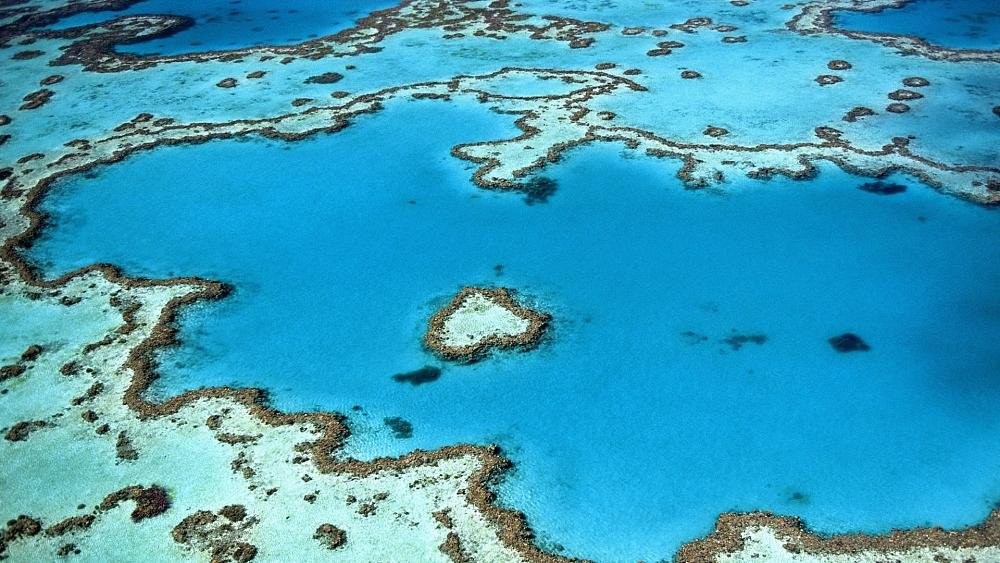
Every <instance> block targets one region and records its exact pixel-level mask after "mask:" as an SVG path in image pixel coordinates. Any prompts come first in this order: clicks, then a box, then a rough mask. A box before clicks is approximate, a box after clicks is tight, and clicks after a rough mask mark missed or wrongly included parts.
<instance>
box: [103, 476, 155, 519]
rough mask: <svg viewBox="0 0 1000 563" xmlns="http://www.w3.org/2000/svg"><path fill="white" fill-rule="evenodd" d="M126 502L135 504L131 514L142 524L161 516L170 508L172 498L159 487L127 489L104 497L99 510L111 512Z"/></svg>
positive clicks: (133, 487)
mask: <svg viewBox="0 0 1000 563" xmlns="http://www.w3.org/2000/svg"><path fill="white" fill-rule="evenodd" d="M125 500H131V501H134V502H135V509H133V510H132V514H131V518H132V521H133V522H141V521H142V520H145V519H147V518H153V517H155V516H159V515H160V514H163V513H164V512H166V511H167V509H168V508H170V497H169V496H168V495H167V491H165V490H164V489H163V487H160V486H159V485H150V486H149V487H143V486H141V485H132V486H130V487H125V488H124V489H120V490H118V491H115V492H113V493H111V494H109V495H108V496H106V497H104V500H103V501H101V504H100V505H99V506H98V508H100V509H101V510H104V511H107V510H111V509H113V508H116V507H117V506H118V504H119V503H120V502H122V501H125Z"/></svg>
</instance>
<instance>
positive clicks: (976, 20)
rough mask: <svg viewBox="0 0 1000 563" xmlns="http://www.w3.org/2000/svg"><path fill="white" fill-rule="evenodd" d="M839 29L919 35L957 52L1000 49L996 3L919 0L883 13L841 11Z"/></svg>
mask: <svg viewBox="0 0 1000 563" xmlns="http://www.w3.org/2000/svg"><path fill="white" fill-rule="evenodd" d="M836 23H837V26H838V27H841V28H844V29H851V30H856V31H868V32H876V33H895V34H901V35H916V36H918V37H921V38H923V39H925V40H927V41H928V42H929V43H931V44H934V45H940V46H942V47H951V48H956V49H989V50H992V49H1000V11H998V10H997V3H996V0H915V1H911V2H908V3H907V4H905V5H904V6H903V7H902V8H895V9H888V10H884V11H882V12H881V13H877V14H873V13H868V12H851V11H842V12H837V16H836Z"/></svg>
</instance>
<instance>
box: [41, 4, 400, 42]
mask: <svg viewBox="0 0 1000 563" xmlns="http://www.w3.org/2000/svg"><path fill="white" fill-rule="evenodd" d="M393 4H394V3H393V2H392V1H390V0H362V1H360V2H359V1H349V0H296V1H295V2H287V3H271V2H261V1H259V0H250V1H247V2H233V1H232V0H198V1H197V2H183V1H179V0H144V1H143V2H139V3H137V4H133V5H132V6H130V7H129V8H127V9H125V10H121V11H117V12H111V11H104V12H83V13H81V14H77V15H75V16H73V17H69V18H66V19H63V20H61V21H59V22H58V23H57V24H56V25H55V26H53V27H55V28H57V29H65V28H68V27H75V26H78V25H87V24H93V23H98V22H103V21H107V20H109V19H112V18H115V17H120V16H131V15H138V14H170V15H177V16H187V17H189V18H191V19H193V20H194V26H192V27H190V28H188V29H185V30H182V31H180V32H179V33H175V34H173V35H170V36H168V37H163V38H159V39H154V40H151V41H144V42H142V43H136V44H131V45H126V46H122V47H121V48H120V50H122V51H126V52H129V53H138V54H144V55H148V54H154V53H155V54H161V55H176V54H180V53H192V52H198V51H220V50H228V49H239V48H242V47H251V46H257V45H287V44H292V43H299V42H301V41H305V40H307V39H313V38H316V37H321V36H323V35H329V34H331V33H336V32H337V31H339V30H340V29H343V28H345V27H349V26H350V24H351V23H353V22H354V21H356V20H358V19H360V18H362V17H364V16H366V15H368V14H369V13H371V12H372V11H374V10H378V9H382V8H388V7H389V6H392V5H393Z"/></svg>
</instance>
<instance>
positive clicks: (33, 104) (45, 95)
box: [17, 88, 55, 110]
mask: <svg viewBox="0 0 1000 563" xmlns="http://www.w3.org/2000/svg"><path fill="white" fill-rule="evenodd" d="M53 95H55V92H53V91H52V90H49V89H48V88H42V89H41V90H37V91H35V92H32V93H30V94H28V95H26V96H25V97H24V98H22V101H23V102H24V103H23V104H21V105H20V107H18V108H17V109H19V110H32V109H38V108H40V107H42V106H44V105H45V104H47V103H48V102H49V100H51V99H52V96H53Z"/></svg>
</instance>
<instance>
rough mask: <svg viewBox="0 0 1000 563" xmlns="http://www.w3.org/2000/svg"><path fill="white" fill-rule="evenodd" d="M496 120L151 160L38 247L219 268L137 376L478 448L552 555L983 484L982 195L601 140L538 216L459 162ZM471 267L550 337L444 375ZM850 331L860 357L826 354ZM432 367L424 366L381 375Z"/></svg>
mask: <svg viewBox="0 0 1000 563" xmlns="http://www.w3.org/2000/svg"><path fill="white" fill-rule="evenodd" d="M515 134H517V131H516V130H515V129H514V128H513V126H512V125H511V123H510V118H509V116H501V115H498V114H495V113H491V112H489V111H488V110H487V109H486V107H485V106H481V105H478V104H474V103H471V102H468V103H467V102H463V101H455V102H449V103H444V102H394V103H392V104H390V105H389V107H388V108H387V109H386V111H384V112H382V113H380V114H378V115H375V116H371V117H366V118H364V119H361V120H359V121H358V122H357V123H356V124H355V125H354V126H352V127H349V128H348V129H346V130H345V131H343V132H342V133H339V134H336V135H328V136H322V137H317V138H314V139H310V140H306V141H302V142H298V143H294V144H285V143H280V142H268V141H261V140H249V141H243V142H239V141H224V142H212V143H208V144H205V145H200V146H182V147H170V148H162V149H158V150H156V151H154V152H149V153H143V154H139V155H136V156H134V157H132V158H130V159H128V160H126V161H124V162H122V163H120V164H117V165H114V166H111V167H105V168H98V169H96V170H95V171H94V172H93V173H92V174H90V175H89V176H91V177H84V176H77V177H72V178H69V179H67V180H65V181H61V182H59V183H57V185H56V186H55V188H54V193H53V195H52V196H51V197H49V198H48V199H47V200H46V202H45V206H44V209H45V210H46V211H47V212H49V213H51V214H52V220H53V222H52V226H51V227H50V228H49V229H48V230H47V231H46V233H45V235H44V237H43V238H42V239H41V240H40V241H39V242H38V243H37V244H36V246H35V247H34V248H33V249H31V251H30V258H31V260H33V261H34V262H35V263H36V264H38V265H40V266H41V267H42V268H43V269H44V271H45V272H46V274H47V275H49V276H54V275H57V274H59V273H61V272H64V271H67V270H70V269H73V268H76V267H79V266H82V265H86V264H89V263H92V262H98V261H105V262H113V263H116V264H120V265H121V266H122V267H123V268H124V269H125V270H126V272H128V273H130V274H136V275H145V276H153V277H158V278H162V277H169V276H176V275H200V276H206V277H210V278H214V279H220V280H224V281H227V282H230V283H232V284H233V285H234V286H235V287H236V291H235V293H234V294H233V295H232V296H231V297H230V298H228V299H226V300H224V301H221V302H218V303H207V304H201V305H197V306H195V307H192V308H191V309H189V310H188V311H187V312H186V313H185V314H184V315H183V318H182V321H181V328H182V330H181V336H182V338H183V339H184V345H183V346H181V347H179V348H177V349H172V350H168V351H165V352H164V353H163V354H162V355H161V373H162V378H161V380H160V381H158V382H157V384H156V387H155V388H154V389H153V392H154V393H155V394H157V395H160V396H168V395H170V394H173V393H176V392H179V391H182V390H185V389H190V388H197V387H202V386H209V385H224V384H231V385H255V386H261V387H264V388H267V389H269V390H270V391H272V392H273V400H274V403H275V405H276V406H279V407H282V408H287V409H311V408H322V409H329V410H338V411H344V412H347V413H349V414H350V423H351V425H352V428H353V429H354V432H355V435H354V437H353V438H352V440H351V443H350V444H349V446H348V451H347V452H345V455H353V456H356V457H364V458H368V457H373V456H376V455H384V454H401V453H404V452H407V451H410V450H412V449H413V448H418V447H419V448H434V447H438V446H442V445H446V444H453V443H456V442H474V443H486V442H498V443H500V444H501V445H502V446H503V447H504V448H505V451H506V453H507V455H509V456H510V457H511V458H512V459H513V460H514V461H515V462H516V464H517V465H516V470H515V471H514V472H513V473H512V474H511V475H510V476H509V477H508V478H507V479H506V480H505V482H504V483H503V484H502V486H501V497H502V502H504V503H506V504H510V505H511V506H514V507H517V508H519V509H522V510H524V511H525V512H526V513H527V514H528V516H529V520H530V522H531V524H532V525H533V526H534V527H535V528H536V530H537V531H538V532H539V535H540V536H541V539H542V544H543V545H544V546H545V547H548V548H551V549H557V550H560V549H561V550H563V552H564V553H567V554H572V555H580V556H586V557H596V558H601V559H612V560H618V559H621V558H623V557H628V558H633V559H634V558H646V559H655V558H660V557H669V556H670V555H671V554H672V553H673V552H674V551H675V550H676V548H677V547H678V546H679V545H680V544H681V543H683V542H685V541H688V540H691V539H693V538H696V537H698V536H701V535H703V534H705V533H706V532H707V531H708V530H709V529H710V528H711V525H712V523H713V521H714V520H715V518H716V517H717V516H718V514H719V513H721V512H724V511H727V510H734V509H735V510H750V509H770V510H774V511H777V512H780V513H785V514H795V515H799V516H802V517H804V518H805V519H806V521H807V523H808V524H809V525H810V526H813V527H815V528H816V529H817V530H819V531H821V532H839V531H848V530H862V531H869V532H881V531H886V530H888V529H889V528H892V527H897V526H905V527H913V526H919V525H925V524H940V525H943V526H946V527H959V526H963V525H968V524H972V523H975V522H977V521H979V520H981V519H982V518H984V517H985V516H986V514H987V513H988V511H989V510H990V508H991V507H992V506H993V505H994V503H995V502H996V501H997V500H998V499H1000V481H998V480H997V478H996V476H997V475H998V474H1000V457H998V456H997V455H996V453H997V451H1000V421H998V419H997V417H996V416H995V405H996V404H997V401H998V400H1000V377H998V374H997V371H996V369H995V366H997V365H998V364H1000V349H998V348H997V346H996V342H998V341H1000V298H998V297H997V295H996V292H995V288H996V287H1000V250H998V248H997V246H996V245H994V244H990V242H989V241H991V240H992V239H993V238H994V237H995V233H996V232H997V230H998V228H1000V215H998V214H997V213H996V212H995V211H990V210H986V209H983V208H980V207H977V206H974V205H971V204H967V203H965V202H962V201H959V200H957V199H953V198H949V197H945V196H942V195H940V194H938V193H936V192H934V191H933V190H931V189H929V188H927V187H926V186H923V185H921V184H919V183H917V182H914V181H912V180H910V179H908V178H905V177H892V178H890V179H889V180H890V181H891V182H895V183H898V184H901V185H904V186H905V187H906V190H905V191H904V192H902V193H898V194H895V195H878V194H873V193H870V192H866V191H863V190H861V189H858V186H859V185H861V184H863V183H864V182H866V181H868V180H866V179H862V178H857V177H852V176H850V175H848V174H846V173H843V172H841V171H839V170H837V169H834V168H832V167H824V168H822V170H821V173H820V174H819V176H818V177H817V178H816V179H815V180H812V181H808V182H795V181H790V180H784V179H780V180H774V181H771V182H767V183H765V182H755V181H750V180H739V179H737V180H733V183H732V184H730V185H728V186H726V190H725V192H722V191H688V190H684V189H683V188H682V186H681V185H680V183H679V182H678V181H677V180H676V179H675V178H674V174H675V173H676V170H677V166H678V165H677V164H676V163H673V162H671V161H665V160H653V159H648V158H645V157H637V156H635V155H633V154H631V153H624V152H622V147H620V146H618V145H597V146H592V147H587V148H581V149H577V150H575V151H573V152H571V153H570V154H569V155H568V157H567V158H566V159H565V160H564V161H563V162H561V163H559V164H557V165H554V166H551V167H549V168H548V169H546V170H544V172H543V174H544V175H545V176H547V177H549V178H551V179H552V180H554V181H555V182H556V184H557V186H558V190H557V191H556V192H555V193H554V194H553V195H552V196H551V197H550V198H549V199H548V201H547V202H546V203H536V204H534V205H531V206H527V205H526V204H525V202H524V198H523V196H522V195H520V194H517V193H492V192H487V191H482V190H480V189H478V188H476V187H474V186H473V185H472V183H471V182H470V181H469V177H470V174H471V170H472V167H471V165H469V164H468V163H464V162H462V161H459V160H456V159H454V158H452V157H451V156H449V154H448V151H449V148H450V147H451V146H452V145H454V144H456V143H460V142H468V141H473V140H481V139H490V138H503V137H507V136H512V135H515ZM498 266H502V267H498ZM467 284H499V285H504V286H509V287H513V288H516V289H518V290H519V291H520V292H521V294H522V296H523V297H524V298H525V299H526V301H527V302H528V303H531V304H533V305H535V306H537V307H539V308H542V309H545V310H548V311H550V312H551V313H552V314H553V315H554V318H555V322H554V328H553V331H552V333H551V338H550V339H549V340H548V341H546V342H545V343H544V344H543V345H542V346H541V347H540V348H539V349H537V350H535V351H533V352H530V353H526V354H504V355H500V356H497V357H494V358H492V359H490V360H487V361H484V362H482V363H479V364H476V365H473V366H454V365H443V364H442V363H441V362H439V361H438V360H436V359H435V358H434V357H432V356H430V355H428V354H427V353H426V352H425V351H424V350H423V349H422V348H421V345H420V337H421V334H422V331H423V329H424V327H425V323H426V321H427V318H428V317H429V316H430V314H432V312H433V311H434V310H435V309H436V308H437V307H439V306H440V305H442V304H443V303H445V302H446V301H447V300H448V299H449V298H450V297H451V295H453V294H454V292H455V291H456V290H457V288H458V287H460V286H462V285H467ZM846 331H851V332H854V333H857V334H858V335H860V336H861V337H862V338H863V339H864V340H865V341H866V342H867V343H868V344H869V345H870V346H871V350H870V351H867V352H855V353H851V354H842V353H838V352H836V351H835V350H834V349H833V348H832V347H831V346H830V344H829V343H828V342H827V340H828V339H829V338H831V337H833V336H835V335H838V334H841V333H844V332H846ZM741 336H742V337H747V338H745V339H741V338H739V337H741ZM734 337H735V338H734ZM741 342H742V345H740V344H741ZM425 365H431V366H438V367H442V368H443V372H442V376H441V378H440V379H438V380H436V381H434V382H431V383H427V384H423V385H420V386H413V385H410V384H406V383H399V382H397V381H395V380H394V379H393V378H392V376H393V375H394V374H398V373H401V372H406V371H411V370H415V369H417V368H420V367H422V366H425ZM355 406H358V407H361V410H354V409H353V408H352V407H355ZM390 417H399V418H402V419H404V420H405V421H408V422H409V423H411V424H412V427H413V434H412V437H410V438H406V439H400V438H396V437H395V435H394V433H393V431H392V429H391V428H390V427H388V426H387V425H386V424H384V419H386V418H390Z"/></svg>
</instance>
